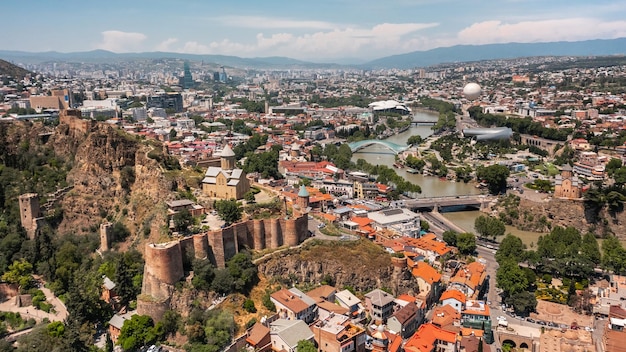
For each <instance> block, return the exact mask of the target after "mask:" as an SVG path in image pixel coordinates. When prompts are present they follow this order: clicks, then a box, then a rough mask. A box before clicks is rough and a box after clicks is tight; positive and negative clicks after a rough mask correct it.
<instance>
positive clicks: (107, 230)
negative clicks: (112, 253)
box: [100, 222, 113, 252]
mask: <svg viewBox="0 0 626 352" xmlns="http://www.w3.org/2000/svg"><path fill="white" fill-rule="evenodd" d="M112 235H113V224H112V223H110V222H105V223H103V224H100V250H101V251H103V252H105V251H108V250H109V249H111V237H112Z"/></svg>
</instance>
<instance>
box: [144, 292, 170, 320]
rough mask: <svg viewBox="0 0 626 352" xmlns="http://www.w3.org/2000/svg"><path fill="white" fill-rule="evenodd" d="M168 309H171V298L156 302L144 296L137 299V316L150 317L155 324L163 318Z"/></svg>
mask: <svg viewBox="0 0 626 352" xmlns="http://www.w3.org/2000/svg"><path fill="white" fill-rule="evenodd" d="M168 309H170V298H167V299H164V300H154V299H151V298H150V297H142V296H139V297H138V298H137V314H140V315H149V316H150V317H151V318H152V320H154V322H155V323H157V322H159V321H160V320H161V319H162V318H163V315H164V314H165V312H166V311H167V310H168Z"/></svg>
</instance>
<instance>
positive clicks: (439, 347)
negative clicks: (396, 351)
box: [404, 323, 457, 352]
mask: <svg viewBox="0 0 626 352" xmlns="http://www.w3.org/2000/svg"><path fill="white" fill-rule="evenodd" d="M404 351H406V352H433V351H437V352H456V351H457V334H456V333H454V332H451V331H446V330H443V329H441V328H439V327H437V326H435V325H433V324H430V323H429V324H422V325H421V326H420V327H419V329H418V330H417V332H416V333H415V334H413V336H412V337H411V338H410V339H409V340H408V341H407V342H406V344H405V345H404Z"/></svg>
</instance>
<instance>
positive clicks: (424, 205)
mask: <svg viewBox="0 0 626 352" xmlns="http://www.w3.org/2000/svg"><path fill="white" fill-rule="evenodd" d="M495 198H496V197H494V196H486V195H482V194H478V195H464V196H445V197H431V198H416V199H410V200H405V201H404V206H405V207H407V208H409V209H430V210H440V209H441V208H444V207H462V206H465V207H476V208H478V209H481V208H483V207H485V206H486V205H487V204H489V202H491V201H492V200H494V199H495Z"/></svg>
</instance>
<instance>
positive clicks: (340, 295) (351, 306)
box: [335, 290, 365, 321]
mask: <svg viewBox="0 0 626 352" xmlns="http://www.w3.org/2000/svg"><path fill="white" fill-rule="evenodd" d="M335 301H336V302H337V303H338V304H339V305H340V306H342V307H345V308H347V309H348V310H349V314H350V317H351V318H352V319H353V320H355V321H361V320H363V319H365V307H364V306H363V303H362V302H361V300H360V299H358V298H357V297H356V296H355V295H354V294H353V293H352V292H350V291H348V290H343V291H339V292H337V293H336V294H335Z"/></svg>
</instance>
